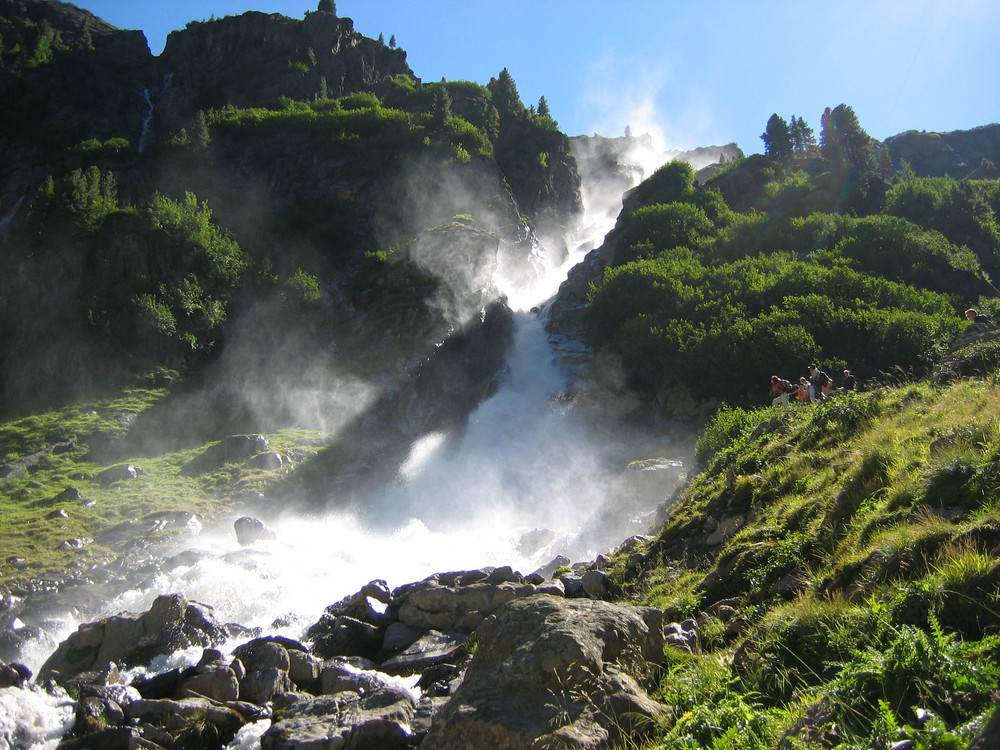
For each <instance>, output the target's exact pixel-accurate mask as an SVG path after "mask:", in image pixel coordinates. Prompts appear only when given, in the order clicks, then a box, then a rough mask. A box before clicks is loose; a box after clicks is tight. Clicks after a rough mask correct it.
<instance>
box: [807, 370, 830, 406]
mask: <svg viewBox="0 0 1000 750" xmlns="http://www.w3.org/2000/svg"><path fill="white" fill-rule="evenodd" d="M832 382H833V381H832V380H830V376H829V375H827V374H826V373H825V372H823V371H822V370H821V369H819V368H818V367H817V366H816V365H809V383H810V384H811V385H812V393H811V394H809V395H810V396H812V400H813V401H826V400H827V398H829V395H830V393H829V392H830V384H831V383H832Z"/></svg>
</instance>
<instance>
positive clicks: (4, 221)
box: [0, 193, 27, 230]
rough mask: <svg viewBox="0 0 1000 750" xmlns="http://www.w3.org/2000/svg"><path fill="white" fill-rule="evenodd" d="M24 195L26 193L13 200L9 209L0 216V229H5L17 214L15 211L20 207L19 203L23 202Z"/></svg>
mask: <svg viewBox="0 0 1000 750" xmlns="http://www.w3.org/2000/svg"><path fill="white" fill-rule="evenodd" d="M26 196H27V193H26V194H25V195H22V196H21V197H20V198H18V199H17V200H16V201H14V205H13V206H12V207H11V209H10V211H8V212H7V213H5V214H4V215H3V216H0V230H3V229H6V228H7V225H8V224H10V222H11V221H12V220H13V219H14V217H15V216H17V212H18V211H19V210H20V209H21V204H22V203H24V199H25V197H26Z"/></svg>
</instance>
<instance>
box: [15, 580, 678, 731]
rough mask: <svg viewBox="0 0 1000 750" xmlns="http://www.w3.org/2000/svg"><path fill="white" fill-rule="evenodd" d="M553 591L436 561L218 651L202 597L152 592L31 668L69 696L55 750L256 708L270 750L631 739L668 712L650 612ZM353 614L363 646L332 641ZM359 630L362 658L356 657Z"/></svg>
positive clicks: (248, 715) (204, 726)
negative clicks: (182, 661)
mask: <svg viewBox="0 0 1000 750" xmlns="http://www.w3.org/2000/svg"><path fill="white" fill-rule="evenodd" d="M587 572H588V573H598V572H599V571H597V570H596V569H594V568H591V569H590V570H589V571H587ZM567 588H569V587H568V586H567ZM561 590H562V589H561V588H558V587H553V586H552V585H551V583H550V582H547V581H545V580H544V579H542V578H541V576H538V575H534V574H533V575H531V576H527V577H525V576H522V575H521V574H520V573H517V572H516V571H513V570H511V569H510V568H496V569H494V568H485V569H482V570H468V571H455V572H452V573H442V574H437V575H434V576H430V577H429V578H427V579H425V580H424V581H420V582H416V583H412V584H408V585H406V586H401V587H399V588H397V589H395V590H394V591H392V592H390V591H389V590H388V587H387V586H386V585H385V583H384V582H383V581H372V582H371V583H370V584H368V585H367V586H365V587H363V588H362V589H361V590H360V591H358V592H357V593H356V594H353V595H351V596H348V597H345V598H344V599H343V600H341V601H340V602H337V603H336V604H332V605H330V606H329V607H328V608H327V611H326V613H325V614H324V616H323V618H322V619H321V620H320V621H319V622H317V623H316V624H314V625H313V626H312V627H311V628H309V630H308V633H307V640H306V641H305V642H299V641H296V640H294V639H291V638H288V637H285V636H277V635H273V636H262V637H256V638H252V639H251V640H248V641H246V642H245V643H243V644H242V645H240V646H238V647H237V648H235V649H234V650H233V651H232V653H230V654H224V653H223V652H221V651H220V650H218V649H217V648H215V647H214V646H213V644H215V643H219V642H221V641H222V639H223V638H224V637H225V635H226V632H227V631H225V630H223V628H222V627H221V626H219V625H218V623H216V622H215V621H214V619H213V617H212V614H211V610H210V609H209V608H207V607H204V606H203V605H197V604H193V603H188V602H187V600H186V599H185V598H184V597H183V596H181V595H171V596H161V597H159V598H157V599H156V601H154V603H153V605H152V607H151V608H150V610H149V611H148V612H146V613H143V614H141V615H135V614H131V613H121V614H119V615H116V616H115V617H110V618H107V619H105V620H102V621H99V622H94V623H88V624H84V625H81V626H80V627H79V629H78V630H77V632H76V633H74V634H73V635H71V636H70V637H69V638H68V639H67V640H66V641H64V642H63V643H62V644H60V646H59V647H58V649H57V650H56V651H55V653H53V655H52V656H51V657H50V658H49V659H48V661H46V663H45V664H44V665H43V667H42V669H41V673H40V680H41V681H42V682H43V683H47V682H49V681H53V682H57V683H58V684H60V685H62V686H64V687H66V688H67V689H70V690H72V691H74V693H75V694H76V695H78V696H79V701H78V703H77V708H76V722H75V726H74V728H73V730H72V732H71V735H70V736H68V737H67V738H66V739H64V740H63V743H62V745H61V747H65V748H84V747H97V746H100V747H104V746H112V745H114V746H118V744H119V743H120V744H122V746H126V745H127V746H142V747H146V746H150V745H148V744H143V743H150V742H151V743H155V744H156V745H159V746H163V747H177V746H184V747H190V748H206V749H207V748H216V747H219V746H222V745H225V744H226V743H228V742H229V741H230V740H232V739H233V738H234V737H235V736H236V734H237V733H238V732H239V730H240V729H241V728H242V727H244V726H246V725H247V724H249V723H251V722H255V721H258V720H260V719H263V718H269V719H270V720H271V722H272V723H271V726H270V728H269V729H268V730H267V731H266V733H265V734H264V736H263V737H262V738H261V746H262V747H263V748H265V749H269V748H273V749H275V750H278V749H281V750H285V749H291V748H306V747H316V746H319V745H322V746H324V747H341V746H343V747H355V748H378V749H379V750H392V749H393V748H407V747H416V746H417V745H419V746H421V747H425V748H463V747H469V748H479V747H499V748H521V747H528V746H536V745H535V744H532V743H538V742H558V743H562V745H560V746H565V747H580V748H583V747H587V748H596V747H610V746H612V744H611V743H620V742H631V741H635V740H637V739H638V738H639V737H641V736H642V735H643V733H644V732H645V731H646V729H647V728H648V726H649V722H650V720H651V719H653V718H654V717H655V716H657V715H658V714H659V713H660V712H661V711H662V710H663V707H662V706H660V705H659V704H657V703H656V702H655V701H652V700H651V699H650V698H649V696H648V695H647V694H646V693H645V690H644V685H645V683H646V681H647V679H649V678H650V677H651V676H652V675H654V674H655V672H656V670H657V669H658V668H659V666H660V665H661V662H662V658H663V647H664V634H663V624H662V615H661V613H660V611H659V610H655V609H649V608H637V607H629V606H620V605H614V604H609V603H607V602H603V601H595V600H592V599H587V598H585V597H586V596H588V591H590V590H591V587H589V586H576V587H574V590H575V591H576V595H577V596H578V597H580V598H577V599H572V600H570V599H567V598H565V597H563V596H561V595H553V592H559V591H561ZM373 602H381V603H384V604H385V605H386V609H385V611H384V612H382V611H379V608H378V607H375V606H373V604H372V603H373ZM348 622H350V623H352V624H353V625H354V626H362V627H363V628H364V629H365V632H366V633H368V634H369V636H371V641H370V642H368V641H364V640H362V641H358V642H354V643H352V642H351V641H350V640H343V639H340V640H338V638H337V633H338V632H339V631H340V630H342V629H343V628H344V627H345V624H346V623H348ZM435 626H438V627H435ZM227 627H228V628H229V629H230V632H236V631H240V632H247V631H245V629H241V628H240V627H239V626H237V625H230V626H227ZM439 628H441V629H439ZM470 632H471V635H470ZM671 632H673V631H671ZM357 643H362V645H363V650H365V651H366V652H367V654H368V656H367V657H364V656H361V655H359V654H357V653H353V652H356V651H357V650H358V648H357ZM191 646H201V647H202V655H201V658H200V659H199V660H198V663H197V664H196V665H195V666H188V667H179V668H173V669H168V670H166V671H161V672H158V673H152V674H148V675H147V676H143V677H136V676H132V677H131V682H130V684H128V685H126V684H124V683H125V681H126V678H125V677H124V676H123V674H122V673H121V672H120V671H119V666H122V667H131V666H138V667H141V666H146V665H148V664H149V663H150V661H151V660H153V659H154V658H155V657H158V656H165V655H168V654H171V653H173V652H174V651H175V650H178V649H187V648H190V647H191ZM338 652H339V653H338ZM29 677H30V674H28V673H27V672H26V670H24V669H23V668H21V667H19V665H13V666H12V667H9V668H8V667H4V666H3V665H2V664H0V684H5V685H7V686H12V687H15V688H16V687H21V688H23V689H27V687H28V686H26V680H27V679H28V678H29ZM3 680H6V682H2V681H3ZM418 687H419V690H418V689H417V688H418Z"/></svg>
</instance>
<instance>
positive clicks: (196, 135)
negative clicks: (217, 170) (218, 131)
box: [191, 109, 212, 148]
mask: <svg viewBox="0 0 1000 750" xmlns="http://www.w3.org/2000/svg"><path fill="white" fill-rule="evenodd" d="M191 142H192V143H194V145H195V146H196V147H198V148H206V147H208V145H209V144H210V143H211V142H212V136H211V134H210V133H209V131H208V122H207V121H206V120H205V112H204V110H201V109H199V110H198V114H196V115H195V116H194V124H193V125H192V126H191Z"/></svg>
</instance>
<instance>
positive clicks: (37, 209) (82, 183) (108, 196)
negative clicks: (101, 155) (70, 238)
mask: <svg viewBox="0 0 1000 750" xmlns="http://www.w3.org/2000/svg"><path fill="white" fill-rule="evenodd" d="M117 208H118V185H117V182H116V181H115V178H114V175H113V174H111V173H110V172H106V173H102V172H101V171H100V170H99V169H98V168H97V167H96V166H91V167H89V168H88V169H86V170H82V169H74V170H73V171H72V172H70V173H69V174H68V175H66V176H65V177H62V178H60V179H58V180H56V179H53V178H52V177H51V176H50V177H48V178H46V180H45V181H44V182H43V183H42V186H41V187H40V188H39V190H38V196H37V197H36V198H35V201H34V203H32V205H31V214H30V217H29V222H30V224H31V226H32V228H33V229H34V230H35V231H36V232H39V233H44V234H45V235H54V234H56V233H57V232H59V231H61V230H62V229H63V228H66V227H68V228H69V229H70V230H71V231H72V232H74V233H76V234H86V233H88V232H92V231H93V230H95V229H96V228H97V227H98V226H100V224H101V222H102V221H103V220H104V219H105V217H107V216H108V215H109V214H111V213H112V212H114V211H115V210H117Z"/></svg>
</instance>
